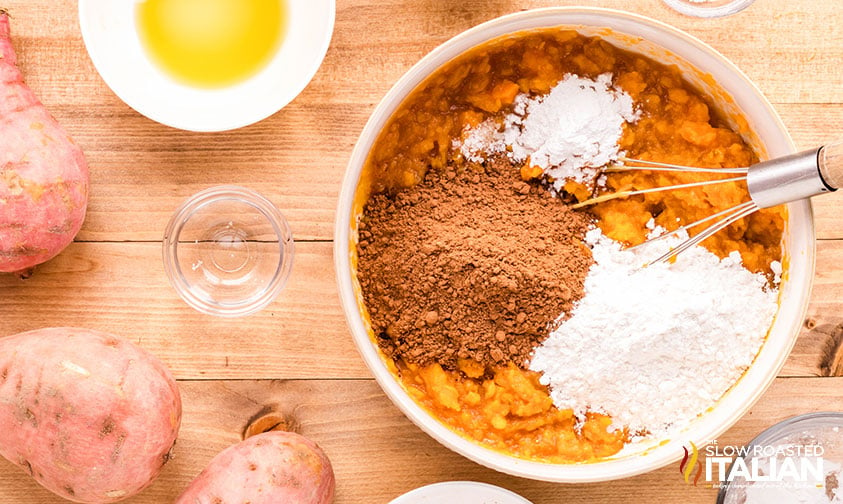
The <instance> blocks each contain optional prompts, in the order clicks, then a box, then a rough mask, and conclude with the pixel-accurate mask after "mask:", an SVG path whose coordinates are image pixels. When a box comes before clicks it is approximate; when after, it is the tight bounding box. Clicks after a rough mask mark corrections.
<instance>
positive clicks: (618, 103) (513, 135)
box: [460, 74, 640, 190]
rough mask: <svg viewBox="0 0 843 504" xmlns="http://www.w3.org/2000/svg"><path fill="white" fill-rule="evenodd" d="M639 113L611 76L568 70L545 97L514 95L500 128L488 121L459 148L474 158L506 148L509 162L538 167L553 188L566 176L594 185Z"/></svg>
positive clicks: (500, 151)
mask: <svg viewBox="0 0 843 504" xmlns="http://www.w3.org/2000/svg"><path fill="white" fill-rule="evenodd" d="M639 117H640V111H636V110H635V107H634V106H633V101H632V98H631V97H630V96H629V95H628V94H627V93H625V92H624V91H623V90H620V89H616V88H615V87H613V85H612V75H611V74H603V75H600V76H598V77H597V78H596V79H595V80H591V79H588V78H584V77H580V76H577V75H573V74H569V75H567V76H566V77H565V78H564V79H562V80H561V81H560V82H559V83H558V84H557V85H556V86H554V87H553V89H551V90H550V92H549V93H548V94H546V95H543V96H537V97H530V96H529V95H526V94H520V95H518V96H517V97H516V99H515V103H514V109H513V112H512V113H511V114H509V115H507V116H506V118H505V120H504V124H503V127H502V130H501V128H500V127H499V126H498V125H497V123H496V122H495V121H494V120H488V121H486V122H484V123H482V124H480V125H479V126H477V127H475V128H473V129H472V130H470V131H469V132H467V134H466V135H465V138H464V139H463V141H462V142H461V144H460V151H461V153H462V154H463V156H465V157H466V158H467V159H469V160H471V161H474V162H480V161H482V160H483V158H484V155H490V154H499V153H502V152H505V151H508V152H509V155H510V157H511V158H512V159H513V160H514V161H516V162H525V161H527V160H528V159H529V163H530V165H532V166H538V167H540V168H542V170H544V173H545V175H547V176H548V177H550V178H551V179H552V180H553V181H554V188H555V189H557V190H560V189H561V188H562V186H564V185H565V182H566V181H568V180H573V181H576V182H580V183H582V184H585V185H586V186H588V187H593V186H594V183H595V180H596V179H597V177H598V175H599V174H600V169H601V168H602V167H604V166H605V165H607V164H608V163H610V162H612V161H615V160H617V158H618V156H619V155H620V153H619V150H618V141H619V140H620V137H621V135H622V133H623V125H624V123H627V122H634V121H636V120H638V118H639Z"/></svg>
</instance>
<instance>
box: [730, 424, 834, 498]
mask: <svg viewBox="0 0 843 504" xmlns="http://www.w3.org/2000/svg"><path fill="white" fill-rule="evenodd" d="M788 445H789V446H796V447H805V446H819V447H822V457H823V458H824V460H825V461H826V464H825V466H826V468H827V467H828V466H829V465H830V464H835V465H837V466H839V465H843V412H832V411H826V412H819V413H807V414H804V415H798V416H795V417H791V418H788V419H786V420H782V421H781V422H779V423H777V424H775V425H773V426H772V427H769V428H768V429H766V430H765V431H763V432H762V433H761V434H759V435H757V436H756V437H755V438H754V439H753V440H752V441H750V442H749V444H748V445H747V449H748V450H749V452H748V454H747V455H746V456H743V457H741V458H743V459H744V462H746V463H747V464H750V463H751V461H752V458H753V455H751V454H752V450H753V447H759V448H758V449H759V450H760V451H762V457H763V456H768V455H769V453H763V452H764V450H772V448H771V447H780V446H788ZM732 465H734V464H732ZM731 470H732V467H731V466H730V467H729V469H728V471H727V472H726V474H727V475H728V474H729V473H730V472H731ZM840 483H843V482H840ZM762 484H770V485H775V484H779V485H786V484H787V483H777V482H771V483H768V482H763V483H762ZM746 486H747V482H746V481H745V480H744V479H743V478H735V479H734V480H733V481H731V482H723V483H722V485H721V486H720V491H719V492H718V494H717V504H735V503H742V502H744V501H745V500H746V498H747V497H746ZM817 488H819V487H817ZM773 489H775V487H774V488H773ZM822 491H826V490H824V489H823V490H822ZM840 491H841V492H843V488H841V489H840ZM791 501H792V500H787V501H786V502H791ZM776 502H785V500H782V499H777V501H776ZM811 502H813V501H811ZM829 502H830V501H829ZM835 502H836V501H835Z"/></svg>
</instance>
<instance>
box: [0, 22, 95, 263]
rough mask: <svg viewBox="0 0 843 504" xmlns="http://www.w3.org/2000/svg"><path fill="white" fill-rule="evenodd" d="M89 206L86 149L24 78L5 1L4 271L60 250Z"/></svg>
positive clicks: (0, 133) (0, 210) (0, 83)
mask: <svg viewBox="0 0 843 504" xmlns="http://www.w3.org/2000/svg"><path fill="white" fill-rule="evenodd" d="M87 206H88V165H87V163H86V161H85V157H84V155H83V154H82V150H81V149H80V148H79V147H78V146H77V145H76V144H75V143H73V140H71V139H70V137H69V136H68V134H67V133H66V132H65V131H64V129H62V127H61V126H60V125H59V123H58V122H57V121H56V120H55V119H54V118H53V116H51V115H50V113H49V112H47V109H46V108H44V106H43V105H42V104H41V102H40V101H38V98H36V97H35V94H34V93H33V92H32V90H31V89H29V87H27V86H26V84H24V82H23V77H22V76H21V73H20V70H18V68H17V66H16V56H15V52H14V50H13V49H12V43H11V39H10V32H9V16H8V15H7V14H6V12H5V11H4V10H3V9H2V8H0V272H21V273H22V272H26V271H27V270H30V269H31V268H32V267H34V266H35V265H37V264H41V263H43V262H45V261H47V260H49V259H51V258H53V257H54V256H56V255H57V254H58V253H59V252H61V251H62V250H63V249H64V248H65V247H67V245H69V244H70V243H71V242H72V241H73V238H74V237H75V236H76V233H78V232H79V228H80V227H81V226H82V221H83V220H84V219H85V211H86V209H87Z"/></svg>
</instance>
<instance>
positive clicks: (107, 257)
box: [0, 243, 369, 378]
mask: <svg viewBox="0 0 843 504" xmlns="http://www.w3.org/2000/svg"><path fill="white" fill-rule="evenodd" d="M331 254H332V253H331V245H330V244H328V243H299V244H298V246H297V250H296V255H295V259H294V265H293V273H292V276H291V278H290V281H289V283H288V284H287V287H286V288H285V290H284V291H283V292H282V294H281V296H280V298H279V299H278V300H276V301H275V302H274V303H273V304H272V305H270V306H269V307H268V308H267V309H266V310H264V311H262V312H260V313H258V314H256V315H253V316H250V317H246V318H241V319H222V318H218V317H212V316H208V315H203V314H200V313H198V312H196V311H194V310H193V309H192V308H190V307H189V306H188V305H187V304H185V303H184V302H183V301H182V300H181V299H180V298H179V297H178V296H177V294H176V292H175V290H173V289H172V288H171V287H170V285H169V284H168V282H167V278H166V275H165V273H164V269H163V265H162V263H161V245H160V244H159V243H133V244H120V243H107V244H99V243H80V244H74V245H73V246H71V247H70V248H69V250H67V251H66V252H65V253H63V254H62V255H60V256H59V257H58V258H56V259H55V260H54V261H51V262H50V263H48V264H45V265H44V266H43V267H42V268H39V269H38V270H37V271H36V274H35V276H33V277H32V278H31V279H29V280H26V281H20V280H18V279H16V278H15V277H13V276H11V275H3V276H2V277H0V313H2V316H0V335H4V336H5V335H9V334H13V333H17V332H20V331H24V330H31V329H36V328H39V327H44V326H81V327H88V328H91V329H99V330H104V331H109V332H112V333H115V334H118V335H121V336H123V337H126V338H129V339H132V340H134V341H135V342H137V343H139V344H140V345H142V346H143V347H145V348H147V349H148V350H150V351H152V352H153V353H154V354H156V355H158V356H159V357H160V358H161V359H162V360H163V361H164V362H165V363H166V364H167V365H168V366H169V367H170V369H172V371H173V373H175V375H176V376H177V377H179V378H209V377H213V378H359V377H368V376H369V374H368V371H367V370H366V369H365V367H364V365H363V362H362V361H361V360H360V358H359V357H358V355H357V351H356V349H355V347H354V344H353V343H352V340H351V337H350V335H349V333H348V330H347V328H346V323H345V318H344V316H343V313H342V311H341V310H340V307H339V298H338V295H337V288H336V281H335V279H334V274H333V262H332V259H331Z"/></svg>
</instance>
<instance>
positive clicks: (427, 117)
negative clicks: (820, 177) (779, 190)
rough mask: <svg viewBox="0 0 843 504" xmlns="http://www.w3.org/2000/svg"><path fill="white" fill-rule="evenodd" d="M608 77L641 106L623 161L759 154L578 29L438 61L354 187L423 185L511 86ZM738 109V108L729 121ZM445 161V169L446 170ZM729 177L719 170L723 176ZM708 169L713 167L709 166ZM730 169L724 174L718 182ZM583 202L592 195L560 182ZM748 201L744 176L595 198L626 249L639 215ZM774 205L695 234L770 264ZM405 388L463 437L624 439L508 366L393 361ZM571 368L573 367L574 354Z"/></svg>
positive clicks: (701, 213)
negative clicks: (559, 403) (708, 233)
mask: <svg viewBox="0 0 843 504" xmlns="http://www.w3.org/2000/svg"><path fill="white" fill-rule="evenodd" d="M604 73H611V74H612V75H613V77H614V84H615V85H616V86H618V87H620V88H622V89H623V90H624V91H626V92H627V93H628V94H629V95H630V96H631V97H632V98H633V100H634V102H635V104H636V107H637V108H638V109H639V110H640V111H641V119H640V120H639V121H637V122H636V123H635V124H632V125H628V126H627V127H626V128H625V130H624V134H623V136H622V138H621V141H620V148H621V150H623V151H625V152H626V154H627V155H628V156H629V157H633V158H640V159H647V160H654V161H662V162H669V163H676V164H682V165H689V166H705V167H738V166H748V165H749V164H751V163H753V162H756V161H758V156H757V154H756V153H755V152H753V150H752V149H751V148H750V147H749V146H748V145H747V144H746V143H745V142H744V141H743V139H742V138H741V136H740V135H739V134H738V133H736V132H735V131H733V130H732V129H730V128H729V127H728V126H727V123H726V121H724V120H722V118H721V117H719V116H718V115H717V113H716V110H715V109H714V108H713V106H712V104H711V103H710V101H709V100H708V98H707V97H705V96H703V95H701V94H700V93H699V92H698V91H696V90H695V89H693V88H692V87H690V86H689V85H688V84H687V83H686V82H685V81H684V80H683V78H682V75H681V74H680V72H679V71H678V70H677V69H676V68H673V67H667V66H664V65H661V64H659V63H657V62H655V61H653V60H650V59H647V58H644V57H642V56H640V55H637V54H633V53H630V52H627V51H624V50H621V49H618V48H616V47H614V46H612V45H611V44H609V43H607V42H605V41H604V40H602V39H600V38H596V37H595V38H589V37H584V36H581V35H579V34H577V33H576V32H574V31H560V30H540V31H534V32H526V33H522V34H518V35H516V36H507V37H504V38H501V39H497V40H494V41H491V42H489V43H487V44H485V45H483V46H481V47H479V48H476V49H473V50H471V51H469V52H468V53H466V54H463V55H462V56H460V57H458V58H456V59H455V60H453V61H451V62H449V63H448V64H446V65H444V66H443V67H442V68H440V69H439V70H438V71H436V72H435V73H434V74H433V75H432V76H431V77H430V78H429V79H428V80H427V81H425V82H424V83H423V84H422V85H420V86H419V87H418V88H417V89H416V90H415V91H414V92H413V93H412V94H411V95H410V97H409V98H408V99H407V100H406V101H405V102H404V103H403V104H402V105H401V106H400V107H399V109H398V110H397V111H396V112H395V114H394V115H393V117H392V118H391V119H390V121H389V122H388V124H387V125H386V127H385V128H384V130H383V132H382V134H381V136H380V137H379V139H378V140H377V142H376V144H375V146H374V147H373V149H372V151H371V153H370V156H369V159H368V162H367V166H366V170H365V175H364V177H365V178H364V183H367V184H369V187H368V190H369V191H370V192H375V193H377V192H390V193H394V192H397V191H400V190H402V189H403V188H407V187H411V186H413V185H415V184H417V183H418V182H419V181H421V180H422V179H423V178H424V177H425V174H426V173H427V171H428V170H437V169H442V168H443V167H446V166H451V167H454V166H455V165H456V166H457V167H458V166H459V165H460V164H461V163H463V164H464V163H467V161H466V160H464V159H461V157H460V155H459V153H458V152H456V151H455V150H454V148H453V145H452V144H453V140H454V139H455V138H460V135H461V134H462V132H463V131H464V130H465V129H466V128H469V127H473V126H476V125H478V124H480V123H481V122H483V121H484V120H486V119H488V118H495V117H498V118H499V117H500V116H501V115H502V114H505V113H506V112H507V107H508V106H509V105H511V103H512V102H513V99H514V98H515V96H516V95H517V94H518V93H530V94H532V95H536V94H542V93H546V92H548V91H549V90H550V89H551V88H552V87H553V86H554V85H555V84H556V83H557V82H559V81H560V80H561V79H562V78H563V77H564V76H565V75H566V74H577V75H580V76H583V77H590V78H595V77H597V76H598V75H601V74H604ZM739 119H740V118H739ZM451 169H453V168H451ZM513 169H516V170H520V173H521V176H522V178H524V179H525V180H527V179H531V178H537V177H540V176H542V171H541V169H538V168H536V167H533V166H531V165H530V164H529V162H527V163H526V164H524V165H522V166H513ZM731 176H734V175H728V177H731ZM715 177H716V176H715ZM725 177H727V176H724V178H725ZM711 178H712V175H711V174H675V173H666V172H652V171H648V172H622V173H611V174H609V175H608V176H607V180H606V189H605V190H608V191H617V190H632V189H643V188H650V187H656V186H665V185H671V184H678V183H685V182H693V181H697V180H707V179H711ZM566 191H567V192H568V193H570V195H572V196H573V197H574V198H576V199H580V200H583V199H585V198H588V197H590V196H591V193H590V191H588V190H586V189H585V188H584V187H582V186H578V185H576V184H568V185H567V186H566ZM748 200H749V195H748V193H747V190H746V186H745V184H743V183H736V182H733V183H728V184H723V185H712V186H706V187H698V188H693V189H686V190H681V191H673V192H668V193H653V194H648V195H641V196H635V197H630V198H627V199H622V200H614V201H611V202H606V203H603V204H600V205H596V206H595V207H593V208H591V209H590V211H591V212H593V214H594V215H595V217H596V220H597V224H598V225H599V226H600V227H601V228H602V230H603V232H604V233H605V234H606V235H607V236H609V237H611V238H613V239H615V240H618V241H622V242H625V243H627V244H630V245H634V244H638V243H640V242H642V241H643V240H644V239H645V237H646V234H647V232H648V229H647V227H646V225H647V223H648V221H650V220H651V219H654V220H655V222H656V224H658V225H660V226H662V227H664V228H666V229H669V230H672V229H676V228H677V227H678V226H680V225H683V224H688V223H691V222H694V221H696V220H699V219H701V218H703V217H706V216H709V215H711V214H714V213H716V212H718V211H721V210H725V209H726V208H728V207H731V206H734V205H736V204H739V203H742V202H745V201H748ZM784 212H785V210H784V209H783V208H776V209H771V210H763V211H759V212H756V213H755V214H754V215H752V216H751V217H749V218H746V219H743V220H742V221H739V222H737V223H735V224H734V225H732V226H730V227H729V228H727V229H726V230H724V231H722V232H720V233H718V234H716V235H714V236H713V237H712V238H709V239H708V240H706V241H705V242H703V246H705V247H707V248H708V249H709V250H711V251H712V252H714V253H716V254H718V255H720V256H721V257H723V256H726V255H728V254H729V253H730V252H732V251H734V250H737V251H739V252H740V253H741V256H742V257H743V261H744V263H745V265H746V266H747V268H749V269H750V270H752V271H756V272H765V273H768V274H769V273H770V263H771V262H772V261H776V260H781V253H782V246H781V238H782V233H783V228H784V216H785V214H784ZM395 364H396V366H395V367H394V369H395V372H396V374H397V375H398V376H399V377H400V379H401V380H402V382H403V383H404V385H405V388H406V389H407V390H408V392H409V393H410V395H411V396H412V397H413V398H414V399H415V400H416V401H418V402H419V403H420V404H422V405H423V406H424V407H425V408H427V409H428V410H429V411H430V412H431V413H432V414H433V415H434V416H435V417H437V418H438V419H440V420H441V421H442V422H444V423H445V424H446V425H448V426H449V427H450V428H452V429H454V430H455V431H457V432H459V433H461V434H462V435H464V436H466V437H468V438H470V439H473V440H475V441H476V442H478V443H481V444H483V445H486V446H488V447H491V448H493V449H496V450H500V451H502V452H505V453H507V454H510V455H513V456H516V457H521V458H526V459H531V460H539V461H546V462H553V463H572V462H584V461H594V460H597V459H600V458H604V457H608V456H611V455H612V454H615V453H617V452H618V451H619V450H620V449H621V448H622V447H623V446H624V443H625V442H627V441H628V438H627V433H626V432H624V431H623V430H613V429H610V425H611V419H610V418H608V417H606V416H604V415H598V414H589V415H587V417H586V418H585V419H584V420H583V419H581V421H580V423H578V422H577V420H576V418H575V417H574V414H573V412H572V411H569V410H568V411H561V410H558V409H557V408H555V407H554V406H553V404H552V401H551V399H550V397H549V395H548V391H547V390H546V388H545V387H543V386H542V385H540V384H539V382H538V377H537V375H536V374H535V373H532V372H530V371H526V370H524V369H523V368H522V367H519V365H516V364H522V363H515V364H510V365H508V366H504V367H496V368H494V369H484V368H483V367H482V366H478V365H477V364H476V363H473V362H471V361H462V362H460V366H459V371H454V372H448V371H445V370H443V369H442V367H441V366H439V365H438V364H433V365H430V366H427V367H419V366H415V365H412V364H405V363H402V362H399V363H395ZM572 365H575V363H574V364H572Z"/></svg>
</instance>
